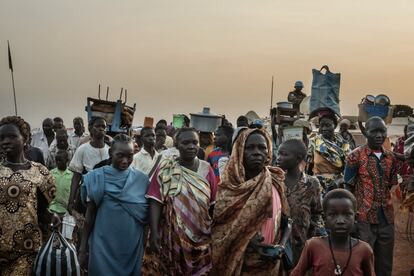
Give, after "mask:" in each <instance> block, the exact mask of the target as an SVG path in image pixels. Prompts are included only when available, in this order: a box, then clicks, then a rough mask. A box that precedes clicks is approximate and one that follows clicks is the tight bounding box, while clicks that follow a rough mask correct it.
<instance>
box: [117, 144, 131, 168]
mask: <svg viewBox="0 0 414 276" xmlns="http://www.w3.org/2000/svg"><path fill="white" fill-rule="evenodd" d="M111 157H112V166H113V167H114V168H116V169H118V170H121V171H123V170H126V169H128V167H129V165H131V163H132V160H133V158H134V146H133V144H132V142H131V143H116V144H115V145H113V146H112V148H111Z"/></svg>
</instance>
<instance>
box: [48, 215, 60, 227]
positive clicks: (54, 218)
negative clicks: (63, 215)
mask: <svg viewBox="0 0 414 276" xmlns="http://www.w3.org/2000/svg"><path fill="white" fill-rule="evenodd" d="M61 224H62V221H61V220H60V217H59V215H57V214H53V216H52V220H51V225H50V226H51V227H52V229H58V228H59V226H60V225H61Z"/></svg>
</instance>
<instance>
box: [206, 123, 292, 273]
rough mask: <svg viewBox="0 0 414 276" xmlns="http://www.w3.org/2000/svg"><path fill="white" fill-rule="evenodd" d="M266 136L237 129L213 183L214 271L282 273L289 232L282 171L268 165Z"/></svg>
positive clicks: (268, 154)
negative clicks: (218, 179) (219, 175)
mask: <svg viewBox="0 0 414 276" xmlns="http://www.w3.org/2000/svg"><path fill="white" fill-rule="evenodd" d="M271 158H272V146H271V141H270V138H269V135H268V134H267V133H266V132H265V131H263V130H259V129H248V130H245V131H243V132H242V133H241V134H240V136H239V138H238V139H237V140H236V143H235V144H234V147H233V152H232V155H231V157H230V160H229V162H228V164H227V169H226V170H225V171H224V174H223V177H222V182H221V184H220V185H219V186H218V192H217V202H216V205H215V209H214V218H213V266H214V271H215V273H216V274H217V275H242V274H244V275H245V274H248V275H250V274H256V275H282V274H284V272H285V268H284V267H283V265H282V262H281V261H280V257H281V255H282V254H283V253H284V245H285V243H286V241H287V240H288V238H289V236H290V225H289V223H288V220H287V215H288V204H287V200H286V197H285V192H284V183H283V180H284V173H283V171H282V170H281V169H280V168H272V167H269V166H268V165H269V164H270V162H271Z"/></svg>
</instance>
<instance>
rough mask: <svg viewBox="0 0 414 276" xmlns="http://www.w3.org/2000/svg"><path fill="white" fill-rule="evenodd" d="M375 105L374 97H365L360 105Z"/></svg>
mask: <svg viewBox="0 0 414 276" xmlns="http://www.w3.org/2000/svg"><path fill="white" fill-rule="evenodd" d="M374 103H375V96H373V95H366V96H365V98H363V99H362V104H371V105H373V104H374Z"/></svg>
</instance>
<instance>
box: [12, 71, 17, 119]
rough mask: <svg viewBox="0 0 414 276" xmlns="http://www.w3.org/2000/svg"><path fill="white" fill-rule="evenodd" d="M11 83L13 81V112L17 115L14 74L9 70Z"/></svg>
mask: <svg viewBox="0 0 414 276" xmlns="http://www.w3.org/2000/svg"><path fill="white" fill-rule="evenodd" d="M11 77H12V83H13V97H14V114H16V116H17V101H16V89H15V88H14V75H13V71H11Z"/></svg>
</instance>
